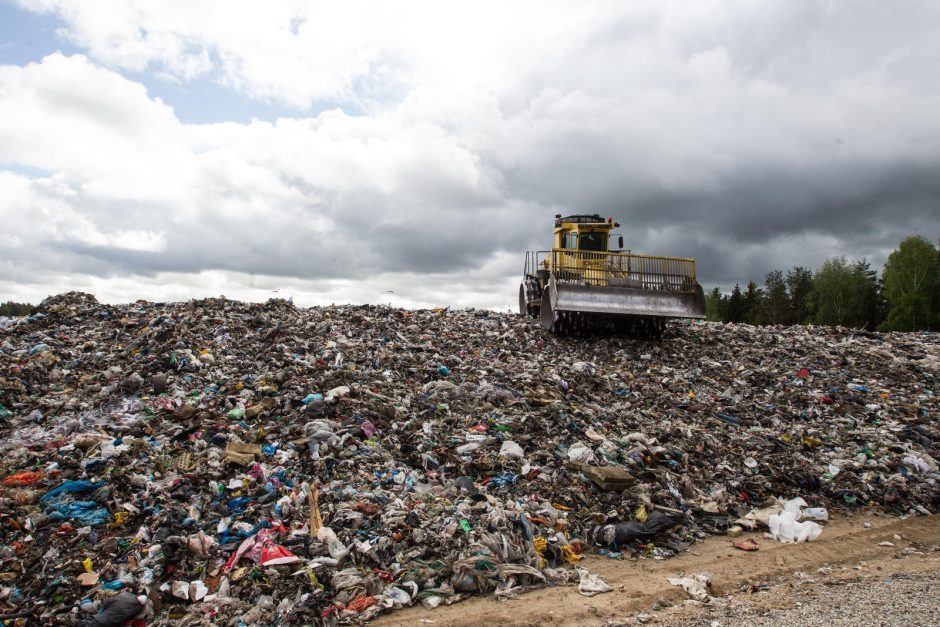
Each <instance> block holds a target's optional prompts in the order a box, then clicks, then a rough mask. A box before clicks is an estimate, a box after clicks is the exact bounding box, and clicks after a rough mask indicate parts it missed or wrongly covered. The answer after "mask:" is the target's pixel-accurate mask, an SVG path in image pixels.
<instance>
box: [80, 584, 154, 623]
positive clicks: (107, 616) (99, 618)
mask: <svg viewBox="0 0 940 627" xmlns="http://www.w3.org/2000/svg"><path fill="white" fill-rule="evenodd" d="M143 609H144V606H143V604H142V603H141V602H140V601H138V600H137V597H136V596H134V595H133V594H131V593H130V592H122V593H121V594H119V595H117V596H116V597H112V598H110V599H108V600H107V601H105V602H104V603H102V604H101V610H100V611H99V612H98V613H97V614H95V615H94V616H92V617H90V618H86V619H85V620H84V621H82V622H81V623H79V625H81V627H119V626H120V625H123V624H124V621H127V620H130V619H132V618H134V617H135V616H137V615H138V614H140V612H141V610H143Z"/></svg>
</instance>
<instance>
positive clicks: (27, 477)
mask: <svg viewBox="0 0 940 627" xmlns="http://www.w3.org/2000/svg"><path fill="white" fill-rule="evenodd" d="M45 476H46V473H44V472H41V471H38V470H26V471H24V472H18V473H16V474H15V475H10V476H9V477H4V479H3V485H5V486H7V487H8V488H23V487H25V486H28V485H33V484H34V483H37V482H39V481H42V480H43V479H44V478H45Z"/></svg>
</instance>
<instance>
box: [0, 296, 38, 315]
mask: <svg viewBox="0 0 940 627" xmlns="http://www.w3.org/2000/svg"><path fill="white" fill-rule="evenodd" d="M35 310H36V308H35V307H33V306H32V305H30V304H27V303H14V302H13V301H12V300H8V301H7V302H5V303H0V316H28V315H29V314H31V313H33V312H34V311H35Z"/></svg>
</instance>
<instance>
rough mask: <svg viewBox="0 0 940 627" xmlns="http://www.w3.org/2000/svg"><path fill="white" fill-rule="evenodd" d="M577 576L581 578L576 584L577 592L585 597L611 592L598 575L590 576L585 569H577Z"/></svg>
mask: <svg viewBox="0 0 940 627" xmlns="http://www.w3.org/2000/svg"><path fill="white" fill-rule="evenodd" d="M578 575H580V577H581V580H580V581H579V582H578V592H579V593H580V594H583V595H584V596H586V597H592V596H594V595H595V594H601V593H602V592H610V591H612V590H613V588H611V587H610V586H608V585H607V582H605V581H604V580H603V579H601V577H600V576H599V575H594V574H591V573H590V572H589V571H588V570H587V569H586V568H579V569H578Z"/></svg>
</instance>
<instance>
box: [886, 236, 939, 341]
mask: <svg viewBox="0 0 940 627" xmlns="http://www.w3.org/2000/svg"><path fill="white" fill-rule="evenodd" d="M884 295H885V298H886V299H887V302H888V303H889V305H890V310H889V312H888V317H887V319H886V320H885V321H884V323H883V324H882V325H881V327H880V328H881V329H882V330H885V331H915V330H918V329H931V328H936V327H937V326H938V324H940V313H938V312H940V252H938V250H937V248H936V247H934V245H933V244H931V243H930V242H929V241H928V240H927V239H925V238H923V237H921V236H919V235H912V236H911V237H908V238H907V239H905V240H904V241H903V242H901V245H900V246H899V247H898V249H897V250H895V251H894V252H893V253H891V255H890V256H889V257H888V261H887V263H885V268H884Z"/></svg>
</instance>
